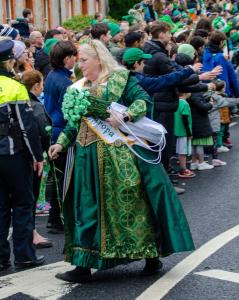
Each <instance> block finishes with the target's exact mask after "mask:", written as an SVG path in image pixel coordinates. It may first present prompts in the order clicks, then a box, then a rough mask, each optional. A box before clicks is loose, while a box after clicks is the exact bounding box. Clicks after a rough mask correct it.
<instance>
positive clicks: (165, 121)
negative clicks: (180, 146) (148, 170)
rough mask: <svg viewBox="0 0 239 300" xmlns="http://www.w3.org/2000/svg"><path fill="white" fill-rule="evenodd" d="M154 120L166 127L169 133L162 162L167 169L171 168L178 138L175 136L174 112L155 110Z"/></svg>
mask: <svg viewBox="0 0 239 300" xmlns="http://www.w3.org/2000/svg"><path fill="white" fill-rule="evenodd" d="M154 120H155V121H156V122H159V123H160V124H161V125H163V126H164V127H165V129H166V130H167V133H166V135H165V137H166V146H165V148H164V149H163V152H162V159H161V162H162V164H163V166H164V168H165V170H166V171H167V170H168V169H169V168H170V165H169V161H170V158H171V157H172V156H173V154H174V148H175V143H176V139H175V136H174V113H173V112H158V113H157V112H155V117H154Z"/></svg>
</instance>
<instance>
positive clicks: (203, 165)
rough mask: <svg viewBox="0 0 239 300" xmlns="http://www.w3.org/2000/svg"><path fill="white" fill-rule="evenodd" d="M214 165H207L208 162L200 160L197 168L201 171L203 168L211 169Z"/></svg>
mask: <svg viewBox="0 0 239 300" xmlns="http://www.w3.org/2000/svg"><path fill="white" fill-rule="evenodd" d="M213 168H214V166H212V165H209V164H208V163H206V162H205V161H204V162H202V163H201V164H198V170H200V171H203V170H211V169H213Z"/></svg>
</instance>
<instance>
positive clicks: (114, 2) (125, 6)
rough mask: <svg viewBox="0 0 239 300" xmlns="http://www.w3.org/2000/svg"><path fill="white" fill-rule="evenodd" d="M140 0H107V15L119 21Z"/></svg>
mask: <svg viewBox="0 0 239 300" xmlns="http://www.w3.org/2000/svg"><path fill="white" fill-rule="evenodd" d="M139 2H141V1H140V0H109V9H110V11H109V14H110V16H111V17H112V18H114V19H118V20H121V18H122V16H125V15H127V13H128V10H129V9H130V8H132V7H133V6H134V5H135V4H136V3H139Z"/></svg>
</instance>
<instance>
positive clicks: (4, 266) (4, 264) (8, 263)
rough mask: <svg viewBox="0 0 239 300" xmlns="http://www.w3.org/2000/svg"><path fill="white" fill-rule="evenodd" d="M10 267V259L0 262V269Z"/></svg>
mask: <svg viewBox="0 0 239 300" xmlns="http://www.w3.org/2000/svg"><path fill="white" fill-rule="evenodd" d="M10 267H11V262H10V260H7V261H4V262H2V263H0V271H4V270H7V269H9V268H10Z"/></svg>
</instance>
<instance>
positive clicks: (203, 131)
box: [187, 93, 212, 138]
mask: <svg viewBox="0 0 239 300" xmlns="http://www.w3.org/2000/svg"><path fill="white" fill-rule="evenodd" d="M208 100H209V99H206V97H205V96H204V93H194V94H192V96H191V97H190V98H189V99H188V100H187V101H188V103H189V105H190V108H191V113H192V129H193V130H192V131H193V138H202V137H208V136H211V135H212V128H211V125H210V121H209V118H208V111H209V110H211V109H212V104H211V103H209V102H208Z"/></svg>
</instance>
